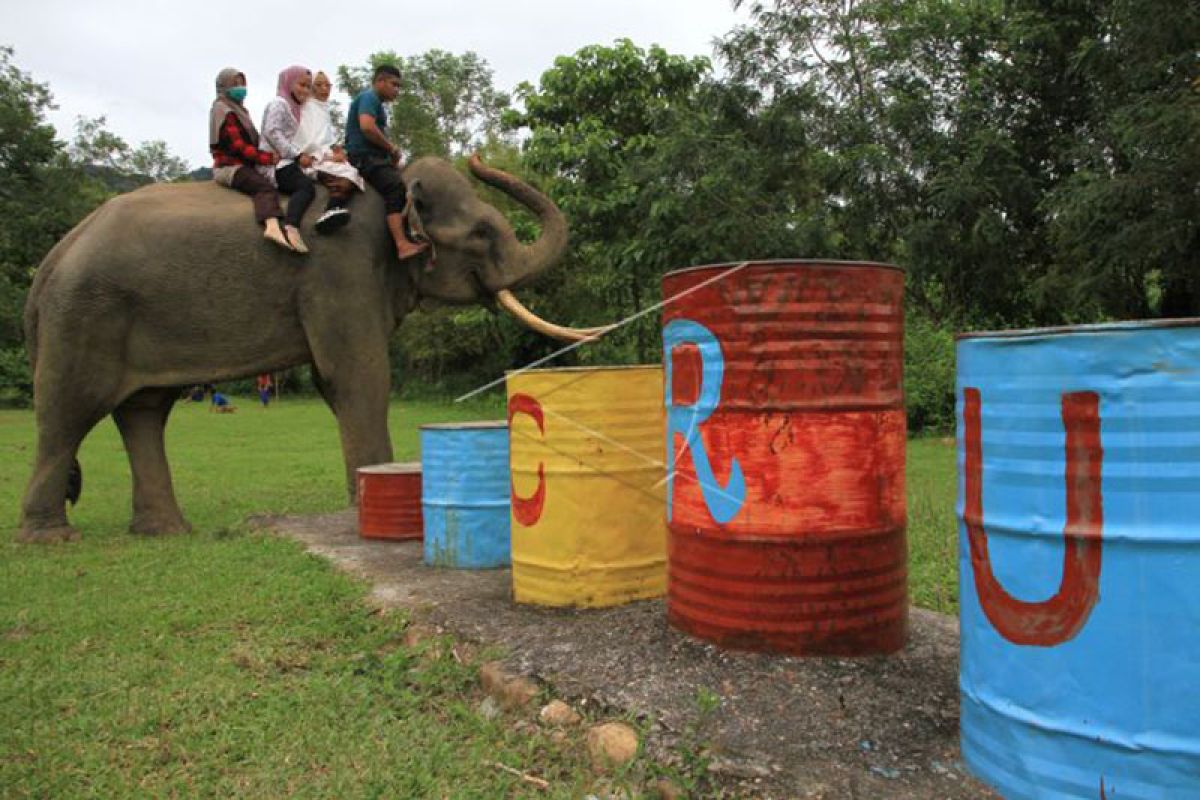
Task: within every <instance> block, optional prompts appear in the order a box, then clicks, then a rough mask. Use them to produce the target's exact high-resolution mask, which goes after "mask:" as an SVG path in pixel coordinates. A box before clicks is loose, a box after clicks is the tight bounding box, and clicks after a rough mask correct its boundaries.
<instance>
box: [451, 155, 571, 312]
mask: <svg viewBox="0 0 1200 800" xmlns="http://www.w3.org/2000/svg"><path fill="white" fill-rule="evenodd" d="M467 166H468V167H469V168H470V170H471V173H472V174H474V175H475V177H476V178H478V179H479V180H481V181H483V182H484V183H486V184H488V185H490V186H494V187H495V188H497V189H499V190H500V191H502V192H504V193H505V194H507V195H508V196H509V197H512V198H513V199H514V200H516V201H517V202H519V203H521V205H523V206H525V207H527V208H528V209H529V210H530V211H532V212H533V213H535V214H536V215H537V217H538V221H539V223H540V224H541V226H542V233H541V235H540V236H539V237H538V239H537V241H536V242H534V243H533V244H529V245H526V244H522V243H521V242H520V241H519V240H518V239H517V237H516V236H515V235H514V236H513V237H512V238H511V239H508V240H506V241H505V242H504V243H503V244H502V245H501V266H502V269H503V275H504V285H503V286H498V287H489V288H491V289H492V290H493V291H498V290H499V289H511V288H515V287H518V286H520V285H521V284H523V283H526V282H527V281H529V280H530V279H531V278H533V277H535V276H536V275H538V274H539V273H541V272H542V271H543V270H545V269H548V268H549V267H551V266H553V265H554V264H555V263H556V262H557V261H558V260H559V259H560V258H562V255H563V252H565V251H566V249H567V221H566V219H565V218H564V217H563V215H562V212H561V211H559V210H558V206H556V205H554V202H553V201H552V200H550V198H549V197H546V195H544V194H542V193H541V192H539V191H538V190H537V189H534V188H533V187H532V186H530V185H529V184H527V183H525V182H524V181H522V180H520V179H519V178H516V177H514V176H513V175H510V174H508V173H507V172H504V171H503V170H499V169H496V168H495V167H489V166H488V165H486V164H484V163H483V161H482V160H481V159H480V158H479V156H478V155H473V156H471V158H470V160H468V161H467Z"/></svg>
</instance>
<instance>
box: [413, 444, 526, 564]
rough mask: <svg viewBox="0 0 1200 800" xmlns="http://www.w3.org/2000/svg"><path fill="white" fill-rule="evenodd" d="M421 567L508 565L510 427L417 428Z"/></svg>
mask: <svg viewBox="0 0 1200 800" xmlns="http://www.w3.org/2000/svg"><path fill="white" fill-rule="evenodd" d="M421 462H422V464H423V465H424V473H423V474H422V477H421V511H422V513H423V514H424V517H425V563H426V564H430V565H432V566H437V567H454V568H456V569H490V568H492V567H503V566H507V565H508V564H509V563H510V561H511V558H512V556H511V553H512V549H511V546H510V544H509V529H510V527H509V526H510V523H509V493H508V479H509V469H508V424H507V423H505V422H459V423H446V424H440V425H422V426H421Z"/></svg>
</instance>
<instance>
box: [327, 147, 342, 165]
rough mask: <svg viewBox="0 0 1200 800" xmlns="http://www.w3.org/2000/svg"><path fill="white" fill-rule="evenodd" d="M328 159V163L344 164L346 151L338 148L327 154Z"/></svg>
mask: <svg viewBox="0 0 1200 800" xmlns="http://www.w3.org/2000/svg"><path fill="white" fill-rule="evenodd" d="M328 158H329V160H330V161H337V162H339V163H342V164H344V163H346V151H345V150H343V149H342V148H340V147H339V148H337V149H336V150H331V151H330V152H329V156H328Z"/></svg>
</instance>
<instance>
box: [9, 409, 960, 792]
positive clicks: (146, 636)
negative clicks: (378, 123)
mask: <svg viewBox="0 0 1200 800" xmlns="http://www.w3.org/2000/svg"><path fill="white" fill-rule="evenodd" d="M238 404H239V407H240V408H239V412H238V413H236V414H228V415H218V414H211V413H208V411H207V407H206V406H205V405H199V404H197V405H193V404H190V403H181V404H180V405H179V406H178V407H177V409H176V411H175V413H174V415H173V417H172V420H171V424H170V426H169V428H168V448H169V451H170V455H171V459H172V463H173V467H174V472H175V478H176V486H177V492H178V495H179V500H180V504H181V506H182V507H183V510H184V513H185V514H186V515H187V516H188V518H189V519H190V520H191V522H192V523H193V525H194V526H195V528H196V530H195V533H193V534H192V535H190V536H177V537H168V538H163V539H152V538H140V537H136V536H133V535H130V534H128V533H126V531H125V527H126V525H127V524H128V521H129V502H130V501H129V474H128V468H127V464H126V461H125V455H124V451H123V450H122V448H121V444H120V438H119V436H118V435H117V433H116V430H115V428H114V427H113V425H112V423H111V422H105V423H104V424H103V425H101V426H100V427H99V428H97V430H96V431H94V432H93V434H92V435H91V436H90V437H89V438H88V440H87V442H86V443H85V445H84V447H83V450H82V453H81V456H80V461H81V462H82V464H83V466H84V495H83V499H82V502H81V503H80V505H79V508H78V509H77V510H76V511H75V512H74V513H73V514H72V521H73V522H74V523H75V524H76V525H77V526H78V527H79V528H80V529H81V531H82V532H83V540H82V541H80V542H75V543H70V544H66V545H55V546H47V547H31V546H19V545H16V544H13V543H12V534H13V533H14V531H15V525H16V522H17V517H18V514H19V503H20V496H21V493H22V492H23V490H24V484H25V480H26V479H27V477H28V472H29V467H30V460H31V452H32V450H31V448H32V444H33V426H32V415H31V414H30V413H29V412H27V411H0V458H2V461H0V502H3V503H4V505H3V507H4V508H7V509H8V513H9V522H8V524H7V527H6V529H5V530H3V531H2V532H0V554H2V555H0V787H3V791H2V792H0V794H3V795H4V796H17V797H24V796H36V797H84V796H86V797H103V798H109V797H126V796H154V797H165V796H188V797H191V796H216V797H230V796H240V797H278V796H306V797H454V798H470V797H478V798H494V797H505V796H527V794H528V787H527V786H525V787H523V786H522V785H521V784H520V783H518V782H517V779H516V778H513V777H512V776H509V775H507V774H506V773H504V772H502V771H500V770H498V769H489V768H487V767H485V766H481V764H482V763H483V762H485V761H499V762H503V763H505V764H508V765H510V766H513V767H517V768H521V769H524V770H529V771H532V772H535V773H537V774H538V775H540V776H541V777H544V778H546V779H548V780H550V781H551V784H552V787H553V788H552V790H551V791H550V792H548V793H544V794H540V795H539V796H543V797H564V798H566V797H573V798H578V797H581V796H583V795H584V794H586V793H587V791H589V787H591V786H592V785H593V783H592V778H591V777H590V776H589V775H588V773H587V770H586V769H585V766H584V764H583V763H582V759H581V756H580V753H579V750H578V748H576V747H564V746H562V745H555V744H553V743H552V742H550V741H549V739H548V738H547V737H545V736H544V735H542V734H541V733H540V732H539V733H529V732H525V733H516V732H514V730H513V728H512V725H511V720H508V721H506V720H505V719H504V718H501V719H498V720H495V721H488V720H485V719H483V718H482V717H480V716H479V715H478V714H477V713H476V712H475V711H474V708H475V706H476V704H477V702H478V695H477V694H475V693H474V685H475V672H474V670H473V668H471V667H468V666H464V665H462V664H459V663H458V662H457V661H456V660H454V659H453V658H450V657H448V656H442V657H440V658H439V657H433V658H431V657H428V656H427V655H426V656H423V655H422V654H421V653H419V652H414V651H413V650H412V649H409V648H405V647H403V646H397V645H396V642H397V639H398V637H400V635H401V631H402V629H403V626H404V622H405V621H404V620H403V619H402V618H399V617H396V616H385V615H372V614H369V613H368V612H367V608H366V606H365V605H364V604H363V596H364V593H365V588H364V586H363V585H362V584H361V583H359V582H356V581H354V580H352V579H350V578H348V577H346V576H344V575H341V574H339V573H337V572H336V571H334V570H333V569H332V568H330V567H329V565H328V564H327V563H326V562H325V561H323V560H321V559H319V558H315V557H312V556H309V555H307V554H305V553H304V552H303V550H302V549H301V547H300V546H299V545H297V544H295V543H293V542H291V541H287V540H283V539H278V538H274V537H271V536H264V535H258V534H251V533H247V532H246V531H245V530H244V529H243V528H242V526H241V521H242V520H243V519H244V518H245V517H246V516H247V515H248V514H251V513H259V512H275V513H309V512H319V511H328V510H332V509H336V508H340V507H342V506H343V505H344V503H345V491H344V485H343V473H342V466H341V457H340V453H339V447H338V438H337V430H336V426H335V424H334V421H333V418H332V416H331V415H330V414H329V412H328V411H327V410H326V409H325V407H324V406H323V405H322V404H321V403H319V402H318V401H315V400H301V399H296V400H290V399H286V398H285V400H284V402H283V403H281V404H279V405H277V406H275V407H272V408H271V409H270V410H268V411H262V410H260V409H259V408H257V407H256V406H255V405H254V404H253V403H252V402H251V401H250V400H249V399H239V401H238ZM500 416H501V412H500V407H499V404H498V402H493V404H492V405H490V406H488V405H474V406H467V407H465V408H464V407H461V406H457V407H456V406H452V405H451V404H448V403H447V404H442V405H434V404H429V403H404V404H403V405H397V406H395V407H394V408H393V411H392V435H393V439H394V441H395V443H396V455H397V458H400V459H406V458H412V457H415V456H416V449H417V441H416V426H417V425H418V424H420V423H424V422H432V421H448V420H465V419H486V418H493V419H494V418H498V417H500ZM909 487H910V492H909V493H910V503H909V515H910V525H909V537H910V549H911V552H912V573H911V574H912V594H913V597H914V599H915V601H916V602H918V603H920V604H922V605H926V606H929V607H933V608H939V609H942V610H953V609H954V608H955V607H956V602H955V590H956V589H955V587H956V576H955V573H954V562H955V556H954V548H955V544H954V541H955V536H954V531H955V526H954V522H953V500H954V450H953V447H952V446H948V445H947V444H945V443H944V442H942V441H940V440H922V441H917V442H914V443H913V444H912V445H911V447H910V463H909Z"/></svg>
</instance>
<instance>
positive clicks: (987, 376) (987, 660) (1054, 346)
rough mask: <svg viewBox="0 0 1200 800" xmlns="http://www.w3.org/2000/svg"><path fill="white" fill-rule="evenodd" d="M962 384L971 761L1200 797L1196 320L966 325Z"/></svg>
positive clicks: (1021, 782) (1103, 786) (1008, 776)
mask: <svg viewBox="0 0 1200 800" xmlns="http://www.w3.org/2000/svg"><path fill="white" fill-rule="evenodd" d="M957 393H958V394H957V398H958V464H959V487H958V488H959V496H958V514H959V545H960V547H959V553H960V559H959V578H960V582H959V585H960V588H961V623H962V628H961V629H962V650H961V673H960V688H961V692H962V750H963V756H964V759H965V760H966V763H967V765H968V766H969V767H970V768H971V769H972V770H973V771H974V772H975V773H976V774H978V775H979V776H980V777H981V778H982V779H983V780H984V781H986V782H987V783H989V784H991V785H992V786H993V787H994V788H995V789H997V790H998V791H999V792H1000V793H1001V794H1003V795H1004V797H1006V798H1009V799H1010V800H1012V799H1013V798H1087V799H1088V800H1097V798H1106V799H1107V800H1135V799H1137V798H1141V799H1142V800H1149V799H1150V798H1155V800H1159V799H1160V798H1161V799H1162V800H1166V799H1167V798H1170V799H1171V800H1176V798H1200V690H1198V688H1197V687H1198V686H1200V327H1197V325H1196V322H1195V321H1165V322H1157V323H1123V324H1113V325H1095V326H1086V327H1075V328H1065V329H1043V330H1031V331H1018V332H1015V333H998V334H970V335H967V336H964V337H961V338H960V339H959V342H958V385H957Z"/></svg>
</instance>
